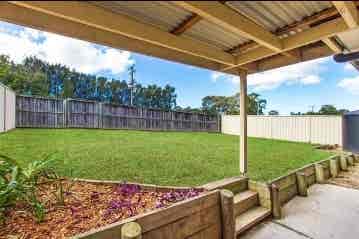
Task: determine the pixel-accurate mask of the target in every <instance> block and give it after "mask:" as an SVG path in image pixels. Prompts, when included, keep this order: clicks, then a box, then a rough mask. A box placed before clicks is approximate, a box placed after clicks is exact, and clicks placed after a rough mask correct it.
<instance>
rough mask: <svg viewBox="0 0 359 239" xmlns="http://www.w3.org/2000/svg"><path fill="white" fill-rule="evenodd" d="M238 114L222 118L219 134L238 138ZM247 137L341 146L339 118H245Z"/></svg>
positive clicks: (340, 118) (340, 120)
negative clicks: (246, 121) (232, 135)
mask: <svg viewBox="0 0 359 239" xmlns="http://www.w3.org/2000/svg"><path fill="white" fill-rule="evenodd" d="M239 121H240V118H239V115H224V116H222V123H221V124H222V125H221V128H222V132H223V133H226V134H234V135H239V132H240V128H239V125H240V124H239ZM248 136H251V137H259V138H269V139H282V140H288V141H295V142H310V143H318V144H338V145H342V117H341V116H253V115H250V116H248Z"/></svg>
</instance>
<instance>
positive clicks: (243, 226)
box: [236, 206, 271, 236]
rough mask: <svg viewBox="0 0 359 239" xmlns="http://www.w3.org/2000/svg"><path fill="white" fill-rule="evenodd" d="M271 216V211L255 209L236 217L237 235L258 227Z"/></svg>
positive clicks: (261, 208)
mask: <svg viewBox="0 0 359 239" xmlns="http://www.w3.org/2000/svg"><path fill="white" fill-rule="evenodd" d="M270 215H271V211H270V210H269V209H267V208H264V207H260V206H258V207H254V208H251V209H249V210H248V211H246V212H245V213H243V214H241V215H239V216H237V217H236V235H237V236H238V235H239V234H241V233H242V232H244V231H246V230H248V229H249V228H251V227H253V226H255V225H257V224H258V223H260V222H261V221H262V220H264V219H265V218H267V217H268V216H270Z"/></svg>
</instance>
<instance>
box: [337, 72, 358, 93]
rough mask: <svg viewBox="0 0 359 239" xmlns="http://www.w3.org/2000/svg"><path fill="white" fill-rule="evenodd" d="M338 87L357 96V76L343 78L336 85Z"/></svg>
mask: <svg viewBox="0 0 359 239" xmlns="http://www.w3.org/2000/svg"><path fill="white" fill-rule="evenodd" d="M338 86H339V87H341V88H343V89H345V90H347V91H349V92H350V93H352V94H355V95H359V76H357V77H353V78H345V79H343V80H341V81H340V82H339V83H338Z"/></svg>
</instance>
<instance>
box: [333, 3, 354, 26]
mask: <svg viewBox="0 0 359 239" xmlns="http://www.w3.org/2000/svg"><path fill="white" fill-rule="evenodd" d="M332 3H333V5H334V6H335V7H336V8H337V10H338V12H339V13H340V15H341V16H342V18H343V19H344V21H345V23H346V24H347V25H348V27H349V28H356V27H358V26H359V16H358V11H357V8H356V5H355V3H354V2H353V1H332Z"/></svg>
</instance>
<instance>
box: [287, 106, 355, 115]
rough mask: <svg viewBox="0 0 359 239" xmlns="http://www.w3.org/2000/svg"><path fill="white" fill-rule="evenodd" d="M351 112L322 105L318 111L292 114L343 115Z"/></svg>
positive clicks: (294, 113)
mask: <svg viewBox="0 0 359 239" xmlns="http://www.w3.org/2000/svg"><path fill="white" fill-rule="evenodd" d="M347 112H349V110H347V109H337V108H336V107H335V106H334V105H322V106H321V107H320V108H319V110H318V111H314V110H312V111H308V112H305V113H302V112H291V113H290V114H291V115H342V114H345V113H347Z"/></svg>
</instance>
